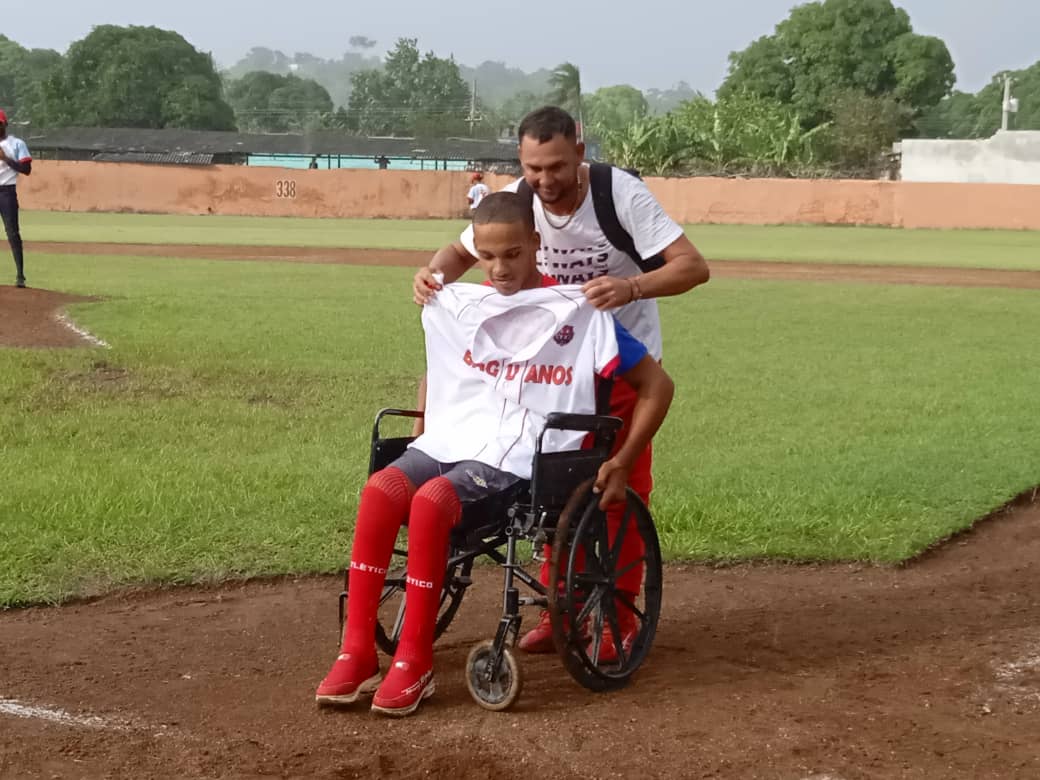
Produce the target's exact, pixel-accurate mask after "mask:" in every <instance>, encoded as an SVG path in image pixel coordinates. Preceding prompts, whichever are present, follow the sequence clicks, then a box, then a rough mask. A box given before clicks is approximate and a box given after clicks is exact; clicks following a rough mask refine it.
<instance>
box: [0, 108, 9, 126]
mask: <svg viewBox="0 0 1040 780" xmlns="http://www.w3.org/2000/svg"><path fill="white" fill-rule="evenodd" d="M0 122H3V123H4V124H5V125H6V124H7V114H6V113H5V112H4V110H3V109H2V108H0Z"/></svg>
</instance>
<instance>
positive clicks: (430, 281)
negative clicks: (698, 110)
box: [413, 106, 709, 658]
mask: <svg viewBox="0 0 1040 780" xmlns="http://www.w3.org/2000/svg"><path fill="white" fill-rule="evenodd" d="M518 136H519V156H520V163H521V166H522V168H523V178H522V179H520V180H518V181H516V182H514V183H512V184H510V185H508V186H507V187H506V188H505V189H506V190H507V191H517V190H520V191H522V192H526V193H527V194H528V196H529V197H531V198H532V208H533V213H534V218H535V226H536V228H537V230H538V232H539V233H540V235H541V239H542V242H541V246H540V247H539V255H538V268H539V270H540V271H541V272H542V273H544V274H548V275H550V276H553V277H555V278H556V279H557V280H558V281H559V282H561V283H566V284H573V283H580V284H582V285H583V287H582V290H583V291H584V293H585V295H586V297H587V298H588V300H589V302H590V303H591V304H592V305H593V306H595V307H596V308H597V309H599V310H601V311H612V312H613V313H614V315H615V316H616V317H617V319H618V320H619V321H620V322H621V324H622V325H624V326H625V327H626V328H627V329H628V331H629V332H630V333H631V334H632V335H633V336H635V338H637V339H638V340H639V341H641V342H642V343H643V344H645V345H646V347H647V349H648V350H649V352H650V354H651V356H652V357H654V358H655V359H656V360H658V361H659V360H661V325H660V319H659V317H658V311H657V302H656V300H654V299H656V298H661V297H666V296H672V295H680V294H682V293H684V292H687V291H688V290H690V289H692V288H694V287H696V286H698V285H701V284H704V283H705V282H707V281H708V278H709V271H708V265H707V263H706V262H705V260H704V258H703V257H702V256H701V253H700V252H698V251H697V249H696V247H694V245H693V244H692V243H690V240H689V239H688V238H687V237H686V235H685V234H684V233H683V230H682V227H680V226H679V225H678V224H677V223H676V222H674V221H673V220H672V219H671V218H670V217H668V215H667V214H666V213H665V212H664V210H663V209H662V208H661V205H660V204H659V203H658V202H657V200H656V199H655V198H654V196H653V195H652V194H651V193H650V191H649V189H647V187H646V185H645V184H644V183H643V182H642V181H640V180H639V179H638V178H637V177H636V176H633V175H631V174H630V173H628V172H626V171H623V170H620V169H618V168H610V167H609V166H590V165H588V164H587V163H586V162H585V145H584V143H582V142H581V141H580V140H579V139H578V137H577V127H576V125H575V122H574V119H573V118H572V117H571V116H570V114H568V113H567V112H566V111H563V110H562V109H560V108H556V107H553V106H547V107H545V108H540V109H538V110H536V111H533V112H531V113H530V114H528V115H527V116H526V117H525V118H524V119H523V120H522V121H521V123H520V127H519V132H518ZM604 200H605V201H606V202H607V204H608V209H607V210H606V211H604V210H603V209H602V203H603V201H604ZM611 202H612V207H613V208H612V210H611V209H610V208H609V205H610V204H611ZM608 217H609V219H608ZM604 223H606V224H604ZM619 228H620V230H619ZM619 235H620V238H621V239H622V240H623V241H619V238H618V237H619ZM614 242H617V243H625V244H627V248H624V247H619V246H617V243H614ZM476 261H477V258H476V256H475V251H474V247H473V242H472V232H471V229H467V230H466V232H464V233H463V234H462V236H461V237H460V239H459V240H458V241H456V242H454V243H452V244H450V245H448V246H447V247H445V248H443V249H441V250H440V251H439V252H437V254H436V255H434V257H433V260H432V261H431V262H430V265H429V266H428V267H427V268H421V269H419V271H418V272H417V273H416V275H415V280H414V286H413V296H414V299H415V302H416V303H418V304H420V305H422V304H424V303H426V301H427V300H429V298H430V296H432V295H433V294H434V293H436V291H437V290H438V289H440V282H438V281H437V278H436V277H435V276H434V274H435V273H436V274H443V279H444V281H445V282H452V281H455V280H456V279H458V278H459V277H461V276H462V274H463V273H465V272H466V271H467V270H468V269H469V268H471V267H472V266H473V264H474V263H476ZM635 400H636V396H635V393H634V392H633V389H632V387H631V386H630V384H629V383H627V382H625V381H619V382H615V383H614V388H613V393H612V396H611V402H610V414H611V415H613V416H615V417H620V418H621V419H622V420H623V421H624V428H623V429H622V431H621V434H620V435H619V437H618V439H617V442H616V445H615V446H618V447H621V446H624V444H625V438H626V436H628V435H629V433H628V432H629V431H630V430H631V420H632V411H633V408H634V404H635ZM651 464H652V450H651V446H650V443H649V442H648V443H647V445H646V447H645V448H644V449H643V451H642V453H641V455H640V457H639V459H638V461H637V463H636V464H635V466H634V467H633V469H632V472H631V478H630V482H629V485H630V487H631V488H632V489H633V490H634V491H635V492H636V493H637V494H638V495H639V497H640V498H641V499H642V500H643V502H644V503H645V504H647V505H649V504H650V492H651V490H652V489H653V476H652V474H651ZM621 515H622V507H620V506H618V507H615V509H614V510H613V511H611V512H608V518H607V523H608V528H609V531H610V534H611V539H613V538H614V536H615V535H616V534H617V533H618V531H619V529H620V526H621V522H622V519H621ZM642 555H643V550H642V548H641V540H640V539H639V537H638V535H636V534H627V535H625V536H624V537H622V546H621V551H620V563H621V564H622V565H624V564H625V563H626V562H635V561H638V560H639V559H640V558H641V556H642ZM545 557H546V558H548V555H546V556H545ZM641 578H642V569H641V567H640V566H638V565H634V566H632V567H631V568H629V570H628V573H627V574H626V575H625V577H624V579H623V581H622V582H620V583H619V586H618V587H619V590H622V591H628V592H631V593H633V594H635V593H636V592H637V591H638V590H639V583H640V582H641ZM541 581H542V584H543V585H548V564H547V563H546V564H545V565H543V566H542V571H541ZM623 614H624V616H625V617H624V624H623V625H622V626H621V627H620V630H621V632H622V634H623V636H622V642H623V643H624V645H625V646H626V647H627V646H628V645H629V644H630V642H631V640H632V639H633V637H634V636H635V632H636V628H637V626H636V622H635V621H634V620H633V619H632V617H631V613H630V612H627V611H626V612H624V613H623ZM519 647H520V649H521V650H524V651H526V652H529V653H551V652H553V651H554V645H553V639H552V626H551V623H550V620H549V615H548V612H544V611H543V612H542V615H541V619H540V621H539V622H538V624H537V626H535V628H533V629H532V630H531V631H529V632H527V634H525V635H524V636H523V637H522V638H521V640H520V643H519ZM601 652H602V655H601V657H603V658H610V657H612V656H613V654H614V653H615V652H616V651H615V649H614V642H613V638H612V637H611V636H610V635H609V632H608V634H607V635H605V636H604V638H603V647H602V651H601Z"/></svg>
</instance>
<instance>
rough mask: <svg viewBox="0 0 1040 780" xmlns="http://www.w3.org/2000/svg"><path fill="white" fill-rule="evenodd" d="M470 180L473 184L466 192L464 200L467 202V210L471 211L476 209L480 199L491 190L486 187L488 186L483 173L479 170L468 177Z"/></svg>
mask: <svg viewBox="0 0 1040 780" xmlns="http://www.w3.org/2000/svg"><path fill="white" fill-rule="evenodd" d="M470 182H471V183H472V184H473V186H472V187H470V188H469V192H467V193H466V200H467V201H468V202H469V210H470V211H471V212H473V211H476V210H477V206H479V205H480V201H482V200H483V199H484V198H485V197H487V195H488V193H490V192H491V190H490V189H488V186H487V185H486V184H485V183H484V174H482V173H481V172H480V171H477V172H476V173H474V174H473V175H472V176H471V177H470Z"/></svg>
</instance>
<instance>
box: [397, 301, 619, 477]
mask: <svg viewBox="0 0 1040 780" xmlns="http://www.w3.org/2000/svg"><path fill="white" fill-rule="evenodd" d="M422 321H423V328H424V329H425V332H426V377H427V390H426V423H425V431H424V433H423V434H422V435H421V436H420V437H419V438H418V439H416V440H415V442H413V443H412V445H411V446H413V447H416V448H417V449H419V450H420V451H422V452H424V453H426V454H427V455H429V456H430V457H431V458H434V459H435V460H438V461H440V462H442V463H457V462H458V461H462V460H476V461H479V462H480V463H486V464H487V465H489V466H493V467H494V468H497V469H501V470H503V471H508V472H510V473H511V474H516V475H517V476H518V477H521V478H523V479H529V478H530V476H531V462H532V459H533V457H534V452H535V444H536V442H537V439H538V435H539V434H540V433H541V432H542V429H543V428H544V426H545V420H546V417H547V416H548V415H549V414H550V413H551V412H572V413H578V414H594V413H595V412H596V376H597V375H599V376H610V375H611V374H612V373H613V371H614V369H615V367H616V366H617V364H618V360H619V358H618V343H617V336H616V334H615V329H614V322H613V320H612V318H611V316H610V315H609V314H608V313H606V312H600V311H597V310H596V309H595V308H594V307H593V306H591V305H590V304H589V303H588V302H587V301H586V299H585V296H584V295H583V294H582V292H581V288H580V287H579V286H575V285H567V286H564V285H559V286H555V287H545V288H539V289H534V290H521V291H520V292H517V293H515V294H513V295H509V296H504V295H500V294H499V293H497V292H495V291H494V290H493V289H491V288H489V287H486V286H484V285H477V284H467V283H456V284H449V285H446V286H445V287H444V288H443V289H442V290H440V291H439V292H438V293H437V294H436V295H435V296H434V298H433V299H432V300H431V301H430V302H428V303H427V304H426V305H425V306H424V307H423V312H422ZM583 438H584V434H583V433H581V432H580V431H550V432H547V433H546V436H545V438H544V439H543V440H542V449H543V451H546V452H562V451H565V450H572V449H578V448H580V446H581V443H582V440H583Z"/></svg>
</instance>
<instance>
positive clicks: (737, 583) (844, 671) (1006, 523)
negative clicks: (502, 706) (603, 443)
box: [0, 500, 1040, 780]
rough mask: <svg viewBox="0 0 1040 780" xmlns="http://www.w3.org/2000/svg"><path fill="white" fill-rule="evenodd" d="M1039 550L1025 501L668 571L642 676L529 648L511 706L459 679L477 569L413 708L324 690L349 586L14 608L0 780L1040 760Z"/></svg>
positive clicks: (716, 771) (479, 616) (502, 774)
mask: <svg viewBox="0 0 1040 780" xmlns="http://www.w3.org/2000/svg"><path fill="white" fill-rule="evenodd" d="M1038 561H1040V504H1037V503H1036V502H1035V501H1031V500H1023V501H1021V502H1019V506H1018V507H1017V508H1016V509H1014V510H1013V511H1009V512H1006V513H1004V514H1002V515H1001V516H998V517H995V518H993V519H990V520H988V521H986V522H985V523H983V524H982V527H980V528H978V529H977V530H976V531H974V532H971V533H968V534H965V535H962V536H960V537H958V538H956V539H955V540H953V541H952V542H951V543H949V544H947V545H946V546H945V547H944V548H943V549H941V550H940V551H938V552H935V553H932V554H930V555H928V556H926V557H925V558H924V559H922V560H920V561H918V562H917V563H915V564H913V565H910V566H908V567H902V568H875V567H869V566H861V565H834V566H782V565H765V564H763V565H751V564H749V565H741V566H735V567H731V568H721V569H716V568H711V567H707V566H681V567H680V566H676V567H670V568H668V569H667V571H666V573H665V606H664V614H663V621H662V625H661V630H660V633H659V636H658V640H657V642H656V644H655V647H654V650H653V652H652V654H651V656H650V658H649V660H648V662H647V666H645V667H644V669H643V671H642V672H641V673H640V675H639V676H637V678H636V679H635V680H634V682H633V684H632V685H631V686H629V688H627V689H626V690H623V691H621V692H619V693H615V694H592V693H590V692H588V691H586V690H585V689H583V688H580V687H579V686H578V685H577V684H575V683H573V682H572V681H571V680H570V678H569V677H567V676H566V674H565V673H564V671H563V670H562V668H561V667H560V665H559V664H558V662H557V661H556V659H555V657H537V658H531V657H524V658H522V659H521V661H522V664H523V671H524V674H525V675H526V685H525V690H524V694H523V696H522V697H521V699H520V701H519V702H518V704H517V708H516V709H515V710H514V711H511V712H507V713H502V714H494V713H487V712H484V711H483V710H480V709H479V708H478V707H477V706H476V705H475V704H474V703H473V702H472V701H471V700H470V698H469V695H468V693H467V692H466V689H465V684H464V681H463V676H462V669H463V664H464V662H465V658H466V654H467V652H468V650H469V648H470V647H471V646H472V645H473V644H475V643H476V642H478V641H479V640H481V639H485V638H488V637H490V636H491V634H492V633H493V631H494V627H495V625H496V621H497V615H498V614H499V612H498V610H499V604H500V587H501V585H500V583H501V580H500V574H499V573H498V571H497V570H495V569H493V568H487V569H483V570H481V571H480V572H479V573H478V576H477V582H476V584H475V585H474V587H473V588H472V589H471V591H470V594H469V595H468V596H467V598H466V602H465V603H464V604H463V607H462V610H461V612H460V614H459V616H458V617H457V618H456V622H455V623H454V624H453V625H452V627H451V628H450V629H449V631H448V632H447V633H446V634H445V636H444V637H443V638H442V639H441V641H440V642H439V643H438V649H437V665H438V666H437V670H438V671H437V673H438V691H437V694H436V695H435V696H434V697H433V698H432V699H431V700H430V701H429V702H428V703H427V705H426V706H425V707H424V708H423V709H422V710H421V711H420V712H419V713H418V714H417V715H416V716H415V717H413V718H410V719H406V720H404V721H388V720H385V719H382V718H379V717H377V716H375V715H372V714H371V713H369V712H367V711H366V710H365V709H364V708H363V707H358V708H356V709H354V710H340V711H334V710H319V709H318V708H316V707H315V706H314V703H313V700H312V695H313V689H314V686H315V685H316V684H317V682H318V680H320V679H321V677H322V676H323V674H324V673H325V671H326V667H327V665H328V664H329V663H330V662H331V660H332V658H333V656H334V654H335V643H336V607H335V599H336V594H337V593H338V591H339V586H340V582H339V579H338V578H320V579H313V578H312V579H300V580H291V581H278V582H267V583H250V584H245V585H241V586H226V587H222V588H219V589H194V588H191V589H179V590H171V591H166V592H151V593H141V594H123V595H116V596H110V597H107V598H104V599H102V600H100V601H97V602H94V603H86V604H78V605H72V606H67V607H64V608H60V609H45V608H39V609H27V610H22V611H11V612H8V613H0V637H2V644H0V652H2V655H0V733H3V735H4V739H3V740H0V777H5V778H6V777H12V778H15V777H17V778H102V777H104V778H130V777H133V778H146V777H163V778H166V777H170V778H172V777H177V778H218V777H219V778H255V777H279V778H355V777H403V778H445V779H447V778H451V780H469V779H471V778H472V779H474V780H475V779H476V778H491V777H495V778H524V779H525V780H529V779H530V778H537V779H538V780H541V779H542V778H574V779H575V780H578V779H579V778H581V779H584V778H610V777H625V778H637V777H654V778H690V777H711V778H741V779H744V778H792V779H797V780H801V779H802V778H816V780H822V779H823V778H831V779H832V780H836V779H837V778H843V779H844V780H853V779H859V778H896V777H907V778H943V779H944V780H946V779H948V778H1036V777H1038V776H1040V748H1038V745H1040V589H1038V588H1037V587H1036V569H1037V562H1038ZM59 710H60V712H59Z"/></svg>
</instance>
